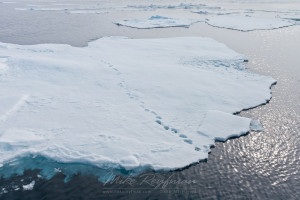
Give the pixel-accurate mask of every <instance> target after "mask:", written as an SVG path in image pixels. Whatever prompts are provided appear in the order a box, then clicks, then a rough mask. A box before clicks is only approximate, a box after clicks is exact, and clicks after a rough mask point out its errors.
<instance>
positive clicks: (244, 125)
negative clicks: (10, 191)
mask: <svg viewBox="0 0 300 200" xmlns="http://www.w3.org/2000/svg"><path fill="white" fill-rule="evenodd" d="M0 55H1V58H2V59H1V64H2V65H3V66H6V68H7V69H6V70H5V71H0V164H5V163H8V162H11V161H12V160H13V159H15V158H16V157H24V156H27V155H42V156H44V157H46V158H49V159H53V160H55V161H58V162H60V163H74V162H75V163H85V164H89V165H93V166H97V167H101V168H107V167H113V168H119V167H124V168H125V169H127V170H129V169H137V168H141V167H147V166H148V167H151V168H153V169H155V170H160V169H163V170H169V169H175V168H181V167H184V166H187V165H189V164H191V163H194V162H197V161H199V160H200V159H204V158H206V157H207V151H209V146H210V145H213V144H214V140H215V139H219V138H223V139H226V138H228V137H230V136H232V135H240V134H243V133H244V132H247V131H248V130H249V129H250V128H249V123H250V121H251V120H250V119H246V118H242V117H238V116H233V115H232V113H235V112H238V111H240V110H243V109H245V108H251V107H254V106H257V105H259V104H262V103H265V102H266V101H268V100H269V99H270V97H271V94H270V86H271V84H273V83H274V82H275V81H274V79H272V78H270V77H266V76H262V75H258V74H254V73H251V72H248V71H246V70H245V69H244V68H243V61H244V60H245V59H246V58H245V57H244V56H243V55H240V54H238V53H236V52H234V51H233V50H231V49H229V48H228V47H226V46H225V45H223V44H221V43H219V42H216V41H214V40H213V39H210V38H201V37H182V38H164V39H128V38H124V37H108V38H102V39H99V40H97V41H93V42H91V43H89V45H88V46H87V47H83V48H78V47H72V46H69V45H61V44H40V45H29V46H25V45H24V46H22V45H14V44H5V43H0ZM30 163H33V162H30ZM40 163H41V162H39V164H40ZM56 164H57V163H56ZM46 167H48V166H46ZM56 168H60V167H59V166H56Z"/></svg>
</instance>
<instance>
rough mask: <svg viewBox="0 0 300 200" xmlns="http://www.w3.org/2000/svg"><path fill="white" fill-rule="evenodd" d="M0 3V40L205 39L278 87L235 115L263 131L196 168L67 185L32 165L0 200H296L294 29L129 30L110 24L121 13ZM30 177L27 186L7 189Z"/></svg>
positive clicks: (299, 111) (299, 72)
mask: <svg viewBox="0 0 300 200" xmlns="http://www.w3.org/2000/svg"><path fill="white" fill-rule="evenodd" d="M1 6H2V7H1V12H0V41H1V42H11V43H18V44H36V43H68V44H71V45H74V46H83V45H86V42H87V41H90V40H93V39H96V38H99V37H101V36H108V35H122V36H128V37H132V38H143V37H144V38H151V37H171V36H206V37H212V38H214V39H216V40H218V41H220V42H222V43H225V44H226V45H227V46H229V47H230V48H232V49H234V50H235V51H237V52H239V53H242V54H244V55H246V56H247V57H248V59H249V63H248V64H247V67H248V68H249V70H251V71H254V72H256V73H260V74H264V75H268V76H272V77H273V78H275V79H276V80H277V84H276V85H275V86H273V87H272V99H271V101H270V103H269V104H267V105H263V106H259V107H257V108H255V109H251V110H248V111H243V112H241V113H240V114H239V115H241V116H246V117H250V118H252V119H254V120H259V121H260V122H261V123H262V124H263V127H264V131H263V132H250V133H249V134H248V135H246V136H242V137H240V138H235V139H230V140H227V141H226V142H224V143H223V142H216V143H215V147H214V148H212V149H211V153H210V154H209V155H208V158H207V160H205V161H203V162H200V163H198V164H196V165H193V166H189V167H187V168H185V169H182V170H178V171H173V172H167V173H155V172H152V171H150V172H145V173H143V174H140V175H139V176H138V177H117V178H115V179H114V181H112V182H108V183H106V184H103V183H100V182H99V181H98V180H97V178H96V177H92V176H82V175H80V174H79V175H76V176H74V177H73V178H72V179H71V180H70V181H69V182H67V183H65V182H64V178H65V177H64V175H63V174H62V173H58V174H57V175H56V176H54V177H53V178H52V179H50V180H44V179H40V178H38V177H37V174H38V170H33V171H26V172H25V173H24V175H22V176H15V177H11V178H9V179H1V180H0V188H6V190H7V191H9V192H8V193H5V194H2V196H1V195H0V199H274V200H275V199H283V200H286V199H291V200H292V199H295V200H297V199H300V172H299V171H300V26H293V27H288V28H284V29H277V30H269V31H253V32H246V33H245V32H238V31H232V30H226V29H219V28H213V27H210V26H208V25H206V24H204V23H202V24H195V25H193V26H192V27H190V28H189V29H186V28H171V29H159V30H158V29H149V30H136V29H130V28H126V27H117V26H114V25H113V24H112V23H111V21H112V20H115V19H121V18H122V16H121V14H118V13H113V14H111V13H110V14H103V15H95V16H93V17H92V18H91V15H88V16H86V15H83V16H75V15H72V16H70V15H64V14H56V15H52V13H51V12H31V13H28V12H15V11H13V9H12V8H13V6H15V5H9V4H5V5H1ZM2 11H3V12H2ZM136 14H137V13H135V15H136ZM123 15H124V12H123ZM128 15H130V13H128ZM140 15H141V16H142V15H144V14H143V13H140ZM179 159H180V158H179ZM33 180H35V182H36V183H35V187H34V189H33V190H31V191H23V190H22V189H20V190H14V188H13V186H19V187H20V188H22V185H25V184H28V183H30V182H31V181H33ZM0 192H1V191H0Z"/></svg>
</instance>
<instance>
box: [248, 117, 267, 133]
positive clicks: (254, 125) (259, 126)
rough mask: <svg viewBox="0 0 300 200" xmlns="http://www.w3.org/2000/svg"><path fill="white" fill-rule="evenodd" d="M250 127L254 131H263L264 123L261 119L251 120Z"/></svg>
mask: <svg viewBox="0 0 300 200" xmlns="http://www.w3.org/2000/svg"><path fill="white" fill-rule="evenodd" d="M250 129H251V130H252V131H263V130H264V128H263V126H262V124H261V123H260V122H259V121H256V120H252V121H251V123H250Z"/></svg>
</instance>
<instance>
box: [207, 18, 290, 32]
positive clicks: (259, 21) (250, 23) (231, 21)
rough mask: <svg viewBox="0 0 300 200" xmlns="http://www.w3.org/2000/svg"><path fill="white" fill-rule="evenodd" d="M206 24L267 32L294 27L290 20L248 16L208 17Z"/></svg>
mask: <svg viewBox="0 0 300 200" xmlns="http://www.w3.org/2000/svg"><path fill="white" fill-rule="evenodd" d="M206 23H207V24H209V25H211V26H215V27H219V28H227V29H233V30H239V31H252V30H268V29H276V28H282V27H287V26H292V25H295V23H294V22H293V21H291V20H285V19H280V18H275V17H253V16H250V15H221V16H211V17H208V18H207V20H206Z"/></svg>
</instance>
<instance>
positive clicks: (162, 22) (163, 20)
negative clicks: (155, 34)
mask: <svg viewBox="0 0 300 200" xmlns="http://www.w3.org/2000/svg"><path fill="white" fill-rule="evenodd" d="M196 22H200V20H196V19H179V18H172V17H163V16H159V15H156V16H152V17H150V18H149V19H146V20H139V19H134V20H123V21H119V22H115V24H117V25H122V26H128V27H132V28H139V29H146V28H166V27H189V26H190V25H191V24H193V23H196Z"/></svg>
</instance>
